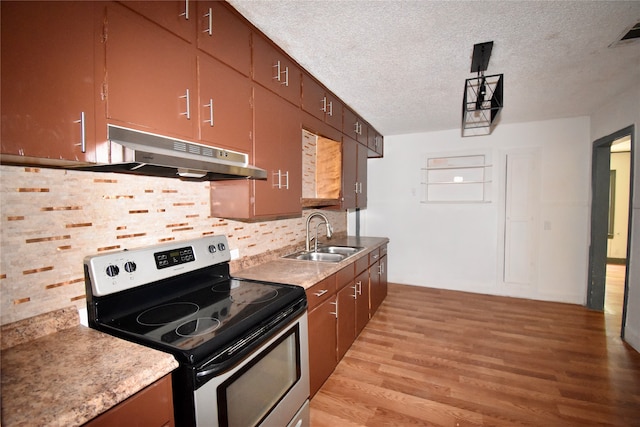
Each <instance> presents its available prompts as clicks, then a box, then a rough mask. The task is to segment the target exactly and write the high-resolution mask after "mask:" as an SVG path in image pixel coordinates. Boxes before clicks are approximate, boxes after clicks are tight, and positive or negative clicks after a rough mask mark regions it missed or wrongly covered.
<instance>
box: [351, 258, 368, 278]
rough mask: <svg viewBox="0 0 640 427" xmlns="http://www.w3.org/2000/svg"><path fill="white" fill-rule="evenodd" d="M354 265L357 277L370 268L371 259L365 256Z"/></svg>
mask: <svg viewBox="0 0 640 427" xmlns="http://www.w3.org/2000/svg"><path fill="white" fill-rule="evenodd" d="M354 264H355V265H356V270H355V275H356V276H357V275H358V274H360V273H362V272H363V271H365V270H366V269H367V268H369V257H368V256H363V257H362V258H360V259H358V260H356V262H355V263H354Z"/></svg>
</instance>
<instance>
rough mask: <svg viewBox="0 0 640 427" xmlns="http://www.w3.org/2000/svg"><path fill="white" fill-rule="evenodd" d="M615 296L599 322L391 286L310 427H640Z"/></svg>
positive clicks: (637, 381) (634, 363)
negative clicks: (519, 426) (602, 426)
mask: <svg viewBox="0 0 640 427" xmlns="http://www.w3.org/2000/svg"><path fill="white" fill-rule="evenodd" d="M615 267H618V268H624V267H622V266H614V268H615ZM622 278H624V270H622ZM622 280H623V279H622ZM610 287H611V288H612V289H613V288H614V286H613V285H612V286H610V285H609V283H608V284H607V289H609V288H610ZM620 295H621V294H620ZM607 298H608V299H607V306H606V308H605V313H599V312H594V311H590V310H587V309H586V308H584V307H581V306H576V305H570V304H559V303H549V302H540V301H529V300H521V299H513V298H504V297H495V296H485V295H477V294H468V293H463V292H454V291H445V290H437V289H430V288H420V287H412V286H404V285H397V284H389V295H388V296H387V299H386V300H385V302H384V303H383V304H382V306H381V307H380V309H379V310H378V312H377V313H376V315H375V316H374V317H373V318H372V319H371V321H370V322H369V324H368V325H367V327H366V328H365V330H364V331H363V332H362V333H361V334H360V336H359V337H358V339H357V340H356V342H355V343H354V344H353V346H352V347H351V348H350V350H349V351H348V352H347V354H346V355H345V357H344V358H343V360H342V361H341V362H340V364H339V365H338V367H337V368H336V370H335V372H334V373H333V374H332V375H331V377H330V378H329V379H328V380H327V382H326V383H325V384H324V385H323V387H322V388H321V389H320V391H319V392H318V393H317V394H316V396H315V397H314V398H313V400H312V401H311V426H312V427H325V426H326V427H350V426H352V427H355V426H461V427H462V426H489V425H490V426H516V425H528V426H590V425H614V426H640V354H639V353H637V352H636V351H635V350H633V349H632V348H631V347H629V346H628V345H626V344H624V343H623V342H622V341H621V340H620V338H619V332H620V312H621V309H620V307H621V305H622V301H621V296H619V298H620V302H619V305H618V308H615V296H614V297H612V298H611V299H609V296H608V295H607Z"/></svg>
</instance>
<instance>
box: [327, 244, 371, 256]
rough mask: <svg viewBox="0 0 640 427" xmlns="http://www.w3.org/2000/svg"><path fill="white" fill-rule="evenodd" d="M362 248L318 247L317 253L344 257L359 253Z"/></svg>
mask: <svg viewBox="0 0 640 427" xmlns="http://www.w3.org/2000/svg"><path fill="white" fill-rule="evenodd" d="M361 250H362V248H359V247H357V246H319V247H318V252H322V253H327V254H340V255H344V256H351V255H353V254H355V253H356V252H360V251H361Z"/></svg>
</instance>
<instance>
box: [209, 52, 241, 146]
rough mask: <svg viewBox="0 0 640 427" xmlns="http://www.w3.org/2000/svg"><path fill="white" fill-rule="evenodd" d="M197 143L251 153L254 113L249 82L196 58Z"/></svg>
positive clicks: (232, 71)
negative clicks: (197, 87) (197, 83)
mask: <svg viewBox="0 0 640 427" xmlns="http://www.w3.org/2000/svg"><path fill="white" fill-rule="evenodd" d="M198 82H199V91H198V109H199V111H198V120H199V122H200V124H199V129H200V136H199V139H200V140H201V141H202V142H203V143H205V144H210V145H213V146H215V147H220V148H228V149H231V150H239V151H242V152H245V153H251V151H252V142H253V140H252V132H253V114H252V113H253V110H252V106H251V103H252V91H251V83H250V81H249V79H248V78H246V77H245V76H243V75H242V74H240V73H238V72H237V71H235V70H233V69H231V68H229V67H227V66H226V65H224V64H223V63H221V62H219V61H217V60H216V59H214V58H211V57H210V56H208V55H204V54H199V55H198Z"/></svg>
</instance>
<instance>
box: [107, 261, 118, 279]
mask: <svg viewBox="0 0 640 427" xmlns="http://www.w3.org/2000/svg"><path fill="white" fill-rule="evenodd" d="M119 273H120V269H119V268H118V266H117V265H113V264H110V265H108V266H107V276H109V277H116V276H117V275H118V274H119Z"/></svg>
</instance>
